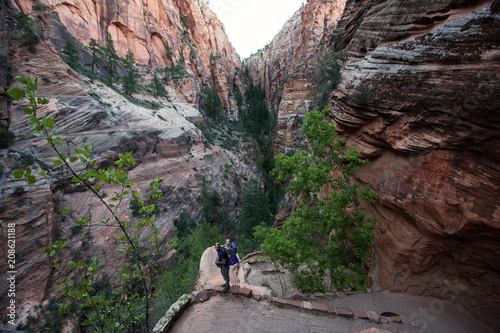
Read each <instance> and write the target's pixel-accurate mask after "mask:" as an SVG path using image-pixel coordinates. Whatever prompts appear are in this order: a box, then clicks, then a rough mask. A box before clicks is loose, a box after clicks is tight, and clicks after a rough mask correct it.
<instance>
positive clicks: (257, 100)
mask: <svg viewBox="0 0 500 333" xmlns="http://www.w3.org/2000/svg"><path fill="white" fill-rule="evenodd" d="M246 102H247V106H248V109H247V111H246V112H244V113H243V126H244V127H245V129H246V130H247V132H248V133H249V134H250V135H251V136H253V137H254V138H255V139H256V140H257V142H258V143H259V146H261V147H262V146H264V143H265V136H266V135H268V134H269V125H270V114H269V110H268V109H267V106H266V92H265V91H264V89H262V88H261V87H260V86H255V85H253V84H250V88H249V89H248V91H247V93H246Z"/></svg>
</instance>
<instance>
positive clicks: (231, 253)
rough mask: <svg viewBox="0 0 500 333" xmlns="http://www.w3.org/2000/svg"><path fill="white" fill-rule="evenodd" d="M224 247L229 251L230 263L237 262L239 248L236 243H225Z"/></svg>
mask: <svg viewBox="0 0 500 333" xmlns="http://www.w3.org/2000/svg"><path fill="white" fill-rule="evenodd" d="M224 249H225V250H226V252H227V255H228V256H229V264H230V265H234V264H236V263H237V261H236V262H234V258H235V257H236V253H237V249H236V243H235V242H232V243H231V245H230V246H227V245H224Z"/></svg>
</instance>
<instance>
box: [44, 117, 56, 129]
mask: <svg viewBox="0 0 500 333" xmlns="http://www.w3.org/2000/svg"><path fill="white" fill-rule="evenodd" d="M55 123H56V121H55V120H54V119H47V121H46V122H45V126H47V127H50V128H52V127H54V124H55Z"/></svg>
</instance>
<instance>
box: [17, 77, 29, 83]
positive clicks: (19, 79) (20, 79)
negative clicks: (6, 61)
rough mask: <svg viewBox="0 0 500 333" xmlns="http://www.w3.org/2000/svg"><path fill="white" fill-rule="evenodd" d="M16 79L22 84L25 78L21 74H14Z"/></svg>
mask: <svg viewBox="0 0 500 333" xmlns="http://www.w3.org/2000/svg"><path fill="white" fill-rule="evenodd" d="M16 80H17V81H18V82H20V83H22V84H26V83H27V82H26V79H25V78H24V77H22V76H16Z"/></svg>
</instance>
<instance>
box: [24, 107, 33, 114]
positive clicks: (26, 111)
mask: <svg viewBox="0 0 500 333" xmlns="http://www.w3.org/2000/svg"><path fill="white" fill-rule="evenodd" d="M23 112H24V113H26V114H33V112H35V111H33V109H32V108H23Z"/></svg>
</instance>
